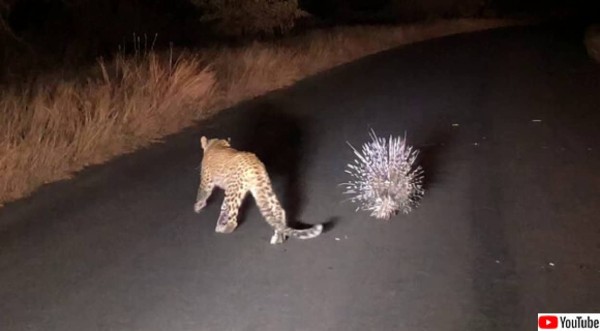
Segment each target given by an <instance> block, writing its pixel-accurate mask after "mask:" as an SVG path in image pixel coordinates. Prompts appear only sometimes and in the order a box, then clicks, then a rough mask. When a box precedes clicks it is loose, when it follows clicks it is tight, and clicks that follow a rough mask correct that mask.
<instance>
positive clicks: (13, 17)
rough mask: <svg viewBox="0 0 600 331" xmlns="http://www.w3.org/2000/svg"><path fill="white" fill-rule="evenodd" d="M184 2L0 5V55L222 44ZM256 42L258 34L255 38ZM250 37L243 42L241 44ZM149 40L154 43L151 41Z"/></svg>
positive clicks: (388, 10)
mask: <svg viewBox="0 0 600 331" xmlns="http://www.w3.org/2000/svg"><path fill="white" fill-rule="evenodd" d="M299 5H300V8H301V9H303V10H305V11H307V12H309V13H310V14H312V15H313V17H312V18H311V19H310V20H309V21H310V22H308V24H299V25H297V26H296V29H295V30H294V31H292V32H291V33H297V32H299V31H300V32H301V31H302V30H304V29H306V27H307V26H319V25H341V24H357V23H358V24H374V23H379V24H381V23H403V22H415V21H426V20H434V19H440V18H458V17H481V18H485V17H496V18H497V17H523V16H527V17H531V16H534V17H541V18H546V19H548V18H559V19H574V20H578V21H580V22H588V21H593V20H596V19H597V18H598V14H599V13H600V10H599V9H600V4H598V1H585V0H568V1H567V0H563V1H561V0H531V1H522V0H300V1H299ZM202 14H203V13H202V11H201V10H200V9H199V8H198V7H197V6H195V5H194V4H193V3H192V2H191V1H189V0H169V1H164V0H125V1H123V0H104V1H92V0H4V1H1V0H0V17H1V18H2V26H0V45H1V46H2V48H3V51H2V52H1V53H0V56H3V57H4V58H5V59H6V58H10V57H12V58H14V57H15V54H18V55H19V57H20V58H23V57H24V56H29V57H35V58H36V59H37V62H41V63H37V64H42V63H43V62H49V63H54V62H55V61H56V59H60V60H61V61H68V62H69V63H70V64H73V65H74V64H76V63H78V62H81V61H83V62H85V61H89V60H90V59H91V60H93V59H95V58H96V57H98V56H107V55H110V54H112V53H114V52H115V51H117V50H118V49H119V48H120V49H121V50H125V51H127V50H132V49H133V47H132V44H133V42H132V40H133V34H134V33H136V34H137V36H140V38H141V40H142V44H144V43H146V44H151V43H153V42H154V47H155V48H156V49H162V48H166V47H171V46H175V47H178V46H179V47H198V46H200V47H202V46H206V45H209V44H213V43H215V42H218V41H220V39H221V38H220V36H219V35H218V34H215V33H214V32H213V31H211V29H210V28H209V27H208V26H206V24H205V23H203V22H201V21H200V17H201V16H202ZM253 37H256V36H253ZM247 38H248V36H246V39H247ZM154 39H156V40H155V41H154Z"/></svg>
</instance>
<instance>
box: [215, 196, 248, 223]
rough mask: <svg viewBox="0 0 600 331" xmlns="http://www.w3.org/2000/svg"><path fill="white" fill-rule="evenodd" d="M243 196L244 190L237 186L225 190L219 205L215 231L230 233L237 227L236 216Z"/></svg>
mask: <svg viewBox="0 0 600 331" xmlns="http://www.w3.org/2000/svg"><path fill="white" fill-rule="evenodd" d="M245 196H246V190H243V189H240V188H237V187H235V188H231V189H227V190H225V199H224V200H223V204H222V205H221V214H220V215H219V219H218V220H217V226H216V227H215V232H219V233H231V232H233V230H235V228H237V226H238V223H237V217H238V214H239V210H240V206H241V205H242V201H243V200H244V197H245Z"/></svg>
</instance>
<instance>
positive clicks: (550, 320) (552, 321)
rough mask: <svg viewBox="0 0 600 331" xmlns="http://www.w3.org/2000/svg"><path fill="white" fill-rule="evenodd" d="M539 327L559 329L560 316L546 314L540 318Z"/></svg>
mask: <svg viewBox="0 0 600 331" xmlns="http://www.w3.org/2000/svg"><path fill="white" fill-rule="evenodd" d="M538 327H539V328H540V329H557V328H558V317H556V316H552V315H544V316H540V317H539V318H538Z"/></svg>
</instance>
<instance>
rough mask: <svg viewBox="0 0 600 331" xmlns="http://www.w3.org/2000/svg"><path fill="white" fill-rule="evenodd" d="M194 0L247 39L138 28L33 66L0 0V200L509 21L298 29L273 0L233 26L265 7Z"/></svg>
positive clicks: (289, 9) (288, 10) (294, 17)
mask: <svg viewBox="0 0 600 331" xmlns="http://www.w3.org/2000/svg"><path fill="white" fill-rule="evenodd" d="M196 2H197V3H196V5H198V6H200V7H201V8H203V10H204V12H205V16H203V18H204V19H205V22H208V23H206V24H208V25H207V26H208V27H209V28H210V29H211V31H213V32H214V33H225V34H226V35H227V36H226V37H224V38H231V37H232V36H233V37H236V38H237V37H240V36H242V37H244V36H245V37H244V38H245V39H244V40H248V36H251V37H252V38H251V41H250V42H247V41H245V42H238V41H235V42H233V43H231V42H228V43H222V42H215V43H214V45H212V46H211V45H209V46H203V47H201V48H198V49H195V50H193V51H192V50H187V51H185V50H183V49H181V48H178V47H173V46H171V47H166V48H161V49H159V48H158V47H156V45H155V42H156V38H155V37H154V38H148V37H147V36H145V35H144V37H143V38H140V36H139V35H138V36H137V37H135V36H134V37H133V42H132V43H131V44H129V46H130V47H129V50H128V49H127V47H126V45H125V44H124V43H123V44H122V46H123V47H121V48H120V51H117V52H115V54H113V55H111V56H107V57H105V59H102V58H99V59H97V60H96V61H95V62H93V63H91V64H85V63H84V64H78V65H74V64H72V65H70V64H69V61H68V59H66V60H65V59H64V58H62V59H61V62H60V63H61V64H60V66H58V68H56V67H51V66H47V65H46V66H44V65H45V64H46V63H45V62H44V61H40V60H39V56H38V57H37V59H38V60H36V62H35V64H36V65H37V66H33V67H32V65H31V63H34V62H29V63H28V64H27V65H22V63H23V62H24V61H26V60H25V59H23V58H19V57H25V55H24V54H30V53H35V52H36V50H35V48H34V47H32V46H31V44H30V43H29V42H28V41H27V40H26V39H23V38H21V37H20V36H19V34H18V33H16V32H15V31H13V30H12V29H11V27H10V24H9V23H10V22H9V20H8V19H7V17H9V15H8V13H10V6H11V5H13V4H14V1H13V2H12V3H8V2H0V14H1V15H0V42H2V43H3V45H5V46H7V47H5V48H4V53H3V54H0V56H2V64H3V69H4V70H3V72H2V73H3V75H2V76H1V77H0V79H1V85H0V204H2V203H6V202H8V201H12V200H15V199H19V198H22V197H25V196H27V195H28V194H30V193H31V192H33V191H34V190H35V189H36V188H38V187H39V186H41V185H43V184H45V183H49V182H53V181H57V180H61V179H66V178H69V177H71V176H73V174H74V173H76V172H77V171H79V170H81V169H83V168H84V167H86V166H89V165H93V164H100V163H103V162H106V161H107V160H110V159H111V158H112V157H115V156H117V155H120V154H123V153H128V152H132V151H135V150H136V149H139V148H141V147H144V146H147V145H149V144H151V143H153V142H157V141H160V140H161V139H162V138H164V137H165V136H167V135H169V134H173V133H176V132H177V131H179V130H181V129H183V128H185V127H187V126H190V125H193V124H194V123H196V122H197V121H198V120H202V119H206V118H208V117H209V116H211V115H213V114H215V113H216V112H218V111H219V110H221V109H223V108H226V107H228V106H232V105H234V104H236V103H238V102H240V101H242V100H245V99H248V98H252V97H256V96H259V95H262V94H265V93H267V92H269V91H272V90H275V89H279V88H283V87H286V86H290V85H292V84H294V83H295V82H296V81H298V80H300V79H303V78H305V77H307V76H310V75H314V74H316V73H318V72H321V71H323V70H327V69H329V68H332V67H334V66H337V65H340V64H343V63H347V62H350V61H353V60H355V59H358V58H360V57H363V56H366V55H369V54H372V53H376V52H379V51H382V50H386V49H389V48H392V47H396V46H399V45H404V44H408V43H413V42H417V41H422V40H426V39H430V38H436V37H441V36H446V35H451V34H456V33H462V32H469V31H476V30H483V29H489V28H494V27H499V26H504V25H510V24H515V22H513V21H510V20H504V19H477V18H461V19H447V20H434V21H430V22H422V23H413V24H407V25H385V26H384V25H354V26H340V27H329V28H327V27H313V28H310V29H304V30H303V31H300V32H298V31H297V30H294V24H295V22H297V21H298V20H302V19H306V18H307V17H310V16H309V15H308V14H307V13H306V12H303V11H300V10H299V9H298V4H297V2H295V1H289V2H288V3H286V4H283V3H280V4H279V7H277V8H278V9H277V10H275V11H270V12H269V15H270V16H269V17H268V20H266V19H264V20H262V19H260V17H255V18H253V19H252V20H249V21H247V22H244V23H243V24H241V26H240V25H236V24H234V23H232V22H237V21H236V19H235V17H240V15H241V16H243V15H246V14H248V13H251V14H252V15H255V16H256V15H259V14H258V13H259V12H260V10H263V9H264V8H266V7H264V6H266V5H267V4H268V3H267V2H268V1H267V0H265V1H257V2H255V3H257V4H259V5H260V6H263V7H264V8H263V7H260V8H258V9H260V10H258V11H257V8H253V7H251V6H249V5H248V1H245V2H246V7H240V8H242V11H241V12H240V9H239V8H237V7H236V8H237V9H235V10H233V9H232V8H227V7H222V6H221V7H219V5H218V3H219V2H215V1H196ZM238 2H244V1H242V0H239V1H238ZM280 2H286V1H280ZM232 3H233V2H232ZM244 8H245V9H244ZM278 13H279V14H278ZM279 18H281V19H279ZM253 22H260V25H253ZM232 25H233V26H235V28H234V27H233V26H232ZM290 31H295V32H294V33H290ZM288 33H289V34H288ZM27 52H30V53H27ZM54 63H55V62H54ZM73 63H75V60H74V62H73ZM78 63H81V62H78ZM23 67H28V68H30V69H29V70H28V71H23V69H22V68H23ZM31 68H37V69H36V70H31ZM39 68H45V69H44V70H42V69H39ZM47 68H51V69H47Z"/></svg>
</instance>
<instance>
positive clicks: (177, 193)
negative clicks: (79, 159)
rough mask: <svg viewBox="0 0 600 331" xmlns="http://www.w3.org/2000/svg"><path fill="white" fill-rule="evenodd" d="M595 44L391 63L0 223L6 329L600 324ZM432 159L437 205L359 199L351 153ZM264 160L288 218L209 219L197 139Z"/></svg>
mask: <svg viewBox="0 0 600 331" xmlns="http://www.w3.org/2000/svg"><path fill="white" fill-rule="evenodd" d="M581 33H582V31H580V30H575V29H573V30H570V29H564V27H560V26H543V27H520V28H508V29H502V30H496V31H488V32H481V33H474V34H466V35H459V36H454V37H448V38H443V39H437V40H431V41H428V42H424V43H420V44H416V45H412V46H407V47H403V48H399V49H394V50H391V51H388V52H384V53H380V54H377V55H374V56H370V57H368V58H365V59H362V60H360V61H357V62H354V63H351V64H348V65H345V66H342V67H338V68H335V69H333V70H330V71H328V72H325V73H322V74H320V75H318V76H316V77H312V78H309V79H306V80H304V81H302V82H300V83H299V84H297V85H296V86H294V87H293V88H290V89H286V90H282V91H278V92H275V93H272V94H270V95H268V96H266V97H262V98H259V99H256V100H253V101H250V102H247V103H244V104H242V105H240V106H239V107H236V108H234V109H231V110H229V111H226V112H224V113H223V114H222V115H220V116H219V117H217V118H216V119H215V120H214V121H211V122H210V123H206V124H203V125H201V126H199V127H196V128H192V129H190V130H187V131H185V132H183V133H181V134H178V135H176V136H174V137H172V138H169V139H168V140H167V141H166V142H165V143H164V144H159V145H156V146H153V147H151V148H149V149H147V150H144V151H140V152H138V153H135V154H133V155H129V156H125V157H121V158H119V159H117V160H115V161H114V162H111V163H109V164H107V165H104V166H99V167H94V168H92V169H89V170H86V171H84V172H83V173H82V174H81V175H80V176H78V177H77V178H76V179H74V180H70V181H66V182H61V183H57V184H52V185H48V186H46V187H44V188H42V189H41V190H40V191H39V192H37V193H36V194H34V195H33V196H32V197H31V198H28V199H24V200H21V201H18V202H16V203H13V204H10V205H8V206H6V207H5V208H3V209H2V210H0V330H3V331H12V330H40V331H41V330H43V331H50V330H60V331H70V330H73V331H75V330H77V331H80V330H128V331H133V330H140V331H141V330H144V331H154V330H157V331H158V330H161V331H164V330H170V331H179V330H190V331H192V330H194V331H221V330H257V331H258V330H260V331H270V330H278V331H281V330H285V331H288V330H310V331H321V330H344V331H347V330H436V331H438V330H532V329H534V328H535V327H536V320H537V314H538V313H539V312H581V313H590V312H596V313H600V199H599V198H600V175H599V169H600V145H598V142H600V129H599V128H600V66H599V65H597V64H594V63H593V62H592V61H591V60H590V59H589V58H588V57H587V56H586V54H585V50H584V48H583V45H582V43H581V36H582V34H581ZM370 128H373V129H375V130H376V132H377V133H378V134H380V135H388V134H396V135H403V134H404V132H405V131H406V132H407V137H408V139H409V143H411V144H412V145H414V146H416V147H418V148H419V149H421V151H422V159H421V163H422V165H423V167H424V168H425V171H426V174H425V176H426V179H427V183H426V185H427V192H426V194H425V196H424V198H423V200H422V203H421V206H420V207H419V208H418V209H417V210H415V211H414V212H413V213H412V214H410V215H408V216H398V217H396V218H394V219H392V220H391V221H389V222H383V221H377V220H375V219H372V218H370V217H368V215H366V214H364V213H355V212H354V206H353V205H352V204H351V203H349V202H343V200H344V196H342V194H341V191H342V189H341V187H339V186H337V185H338V184H339V183H341V182H344V181H345V180H346V179H347V177H346V174H345V173H344V171H343V170H344V167H345V164H346V163H347V162H349V161H350V160H351V159H352V153H351V150H350V149H349V148H348V147H347V145H346V141H348V142H350V143H352V144H354V145H355V146H359V145H360V144H362V143H363V142H365V141H367V139H368V130H369V129H370ZM203 134H204V135H208V136H221V137H227V136H229V137H231V138H232V142H233V145H234V146H235V147H238V148H242V149H247V150H251V151H254V152H256V153H258V154H259V155H260V156H261V157H262V158H263V159H264V160H265V163H266V164H267V167H268V168H269V169H270V171H271V172H272V177H273V181H274V183H275V190H276V192H278V194H279V195H280V197H281V200H283V201H284V204H285V206H286V208H287V209H288V214H289V215H291V216H292V217H293V218H294V219H297V220H301V221H303V222H306V223H316V222H330V223H331V224H333V226H332V227H330V228H329V230H328V231H327V232H326V233H324V234H323V235H322V236H321V237H319V238H316V239H313V240H307V241H299V240H293V239H290V240H288V241H287V242H286V243H285V244H284V245H281V246H271V245H269V242H268V241H269V238H270V236H271V231H270V229H269V228H268V226H267V225H266V223H265V222H264V221H263V220H262V219H261V218H260V216H259V213H258V210H257V208H256V207H255V206H254V204H253V201H252V199H248V200H247V203H246V204H245V205H244V213H243V215H242V223H241V225H240V226H239V227H238V229H237V230H236V232H234V233H233V234H231V235H218V234H216V233H214V227H215V222H216V219H217V216H218V213H219V206H220V202H221V199H222V193H220V192H217V193H216V194H215V195H214V197H213V198H212V199H211V200H210V201H209V205H208V206H207V208H206V209H205V210H204V211H203V212H202V214H200V215H197V214H195V213H194V212H193V203H194V198H195V194H196V188H197V183H198V166H199V162H200V159H201V151H200V143H199V138H200V136H201V135H203Z"/></svg>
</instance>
